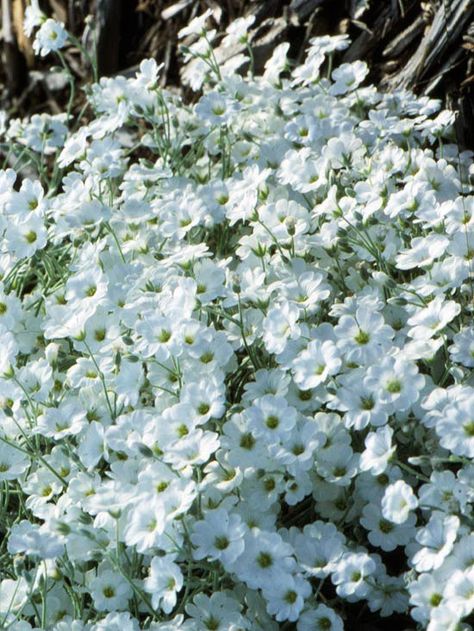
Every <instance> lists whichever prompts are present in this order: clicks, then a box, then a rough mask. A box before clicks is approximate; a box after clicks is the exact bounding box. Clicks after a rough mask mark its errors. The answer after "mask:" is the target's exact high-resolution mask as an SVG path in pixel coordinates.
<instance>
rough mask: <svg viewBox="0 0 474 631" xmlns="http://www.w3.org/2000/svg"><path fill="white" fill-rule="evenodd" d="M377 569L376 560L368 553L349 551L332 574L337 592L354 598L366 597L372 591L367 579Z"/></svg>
mask: <svg viewBox="0 0 474 631" xmlns="http://www.w3.org/2000/svg"><path fill="white" fill-rule="evenodd" d="M375 569H376V565H375V561H374V560H373V559H372V558H371V557H370V556H369V555H368V554H367V553H365V552H347V553H346V554H344V555H343V556H342V558H341V559H340V561H339V562H338V564H337V567H336V570H335V571H334V572H333V573H332V575H331V580H332V582H333V583H334V585H335V586H336V593H337V594H338V595H339V596H342V597H348V596H350V597H351V599H353V600H358V599H360V598H364V596H366V595H367V594H368V593H369V591H370V586H369V584H368V583H367V582H366V580H365V579H366V578H367V577H369V576H370V575H371V574H373V573H374V572H375Z"/></svg>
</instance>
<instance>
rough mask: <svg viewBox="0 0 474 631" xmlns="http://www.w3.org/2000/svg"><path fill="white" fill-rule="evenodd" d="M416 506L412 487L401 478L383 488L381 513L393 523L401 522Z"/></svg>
mask: <svg viewBox="0 0 474 631" xmlns="http://www.w3.org/2000/svg"><path fill="white" fill-rule="evenodd" d="M417 506H418V500H417V498H416V496H415V494H414V493H413V489H412V488H411V486H410V485H408V484H407V483H406V482H404V481H403V480H397V481H396V482H394V483H393V484H390V485H389V486H387V488H386V489H385V493H384V496H383V498H382V514H383V516H384V517H385V519H388V520H389V521H391V522H393V523H394V524H403V523H404V522H405V521H406V520H407V519H408V516H409V514H410V511H411V510H414V509H415V508H416V507H417Z"/></svg>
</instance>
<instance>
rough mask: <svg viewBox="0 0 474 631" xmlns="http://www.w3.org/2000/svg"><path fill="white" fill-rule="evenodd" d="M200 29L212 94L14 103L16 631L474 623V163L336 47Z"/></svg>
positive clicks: (5, 367) (195, 79) (11, 557)
mask: <svg viewBox="0 0 474 631" xmlns="http://www.w3.org/2000/svg"><path fill="white" fill-rule="evenodd" d="M208 18H209V15H208V14H204V15H203V16H200V17H199V18H197V19H195V20H193V21H192V22H191V23H190V24H189V25H188V26H187V27H186V28H185V29H183V31H182V33H181V35H182V36H183V37H187V38H188V39H187V40H186V41H188V40H189V38H191V41H192V40H193V38H194V43H191V44H190V45H189V46H187V47H184V48H183V52H184V56H185V58H186V59H187V61H188V62H189V63H188V66H187V69H186V71H185V77H187V80H188V81H189V82H190V83H191V85H192V86H193V87H194V88H195V89H196V90H201V89H202V95H201V96H200V98H198V99H197V101H196V103H195V104H186V103H184V102H182V100H181V99H180V98H179V97H178V96H176V95H175V94H173V93H171V92H169V91H167V90H165V89H162V88H160V87H159V71H160V68H159V67H157V65H156V63H155V62H154V61H153V60H146V61H143V63H142V64H141V66H140V69H139V71H138V72H137V74H136V76H135V77H134V78H128V79H125V78H123V77H115V78H104V79H101V80H100V82H98V83H95V84H94V85H92V86H91V87H90V89H89V90H88V101H89V104H90V110H89V111H91V112H93V115H91V116H90V117H89V122H88V123H87V124H84V125H82V126H79V124H78V122H77V120H78V119H77V120H76V119H75V118H73V117H72V116H71V114H70V110H71V107H69V111H68V112H65V113H64V114H61V115H47V114H41V115H34V116H32V117H31V118H30V119H28V120H10V121H7V120H6V118H5V116H4V117H3V118H2V121H3V123H2V127H3V129H2V150H3V151H4V153H6V154H7V160H6V161H5V164H4V165H3V166H4V168H3V170H1V171H0V231H1V234H2V248H1V255H0V274H1V279H2V280H1V284H0V344H1V353H0V373H1V378H0V403H1V407H0V483H1V489H2V495H1V506H0V510H1V513H0V529H1V533H2V537H3V538H2V542H1V544H0V572H1V580H0V627H1V628H2V629H8V630H9V631H31V630H32V629H51V630H53V631H70V630H72V631H86V630H87V631H114V630H117V631H138V630H139V629H151V630H154V631H171V630H179V629H183V630H186V631H194V630H196V631H197V630H199V631H201V630H219V631H240V630H257V631H258V630H264V631H272V630H273V629H275V630H276V629H297V630H298V631H310V630H311V631H312V630H321V631H327V630H331V631H340V630H341V629H344V628H347V629H357V628H361V626H358V625H362V623H363V621H369V622H370V623H371V624H372V625H374V624H375V625H377V624H379V625H380V626H383V625H384V624H387V621H390V620H393V621H397V620H398V621H399V624H400V628H405V627H411V628H415V627H416V628H417V629H429V631H449V630H451V631H454V630H457V629H466V628H471V627H470V626H469V624H468V623H469V620H470V619H471V621H472V617H471V618H470V616H471V612H472V610H473V608H474V534H473V533H472V524H473V519H474V516H473V511H472V503H473V499H474V490H473V489H474V467H473V465H472V459H473V457H474V381H473V378H472V367H473V366H474V327H473V321H472V317H473V287H472V282H473V274H472V271H473V270H472V264H473V257H474V197H473V196H472V195H471V192H472V186H471V180H470V178H471V176H472V173H473V172H472V167H470V166H469V161H470V158H471V155H470V154H468V153H461V154H460V153H459V151H458V149H457V147H456V145H455V144H454V143H453V142H452V135H451V134H452V129H451V128H452V125H453V116H452V115H451V114H449V113H447V112H444V111H441V112H440V111H439V108H440V104H439V103H438V102H437V101H434V100H432V99H429V98H426V97H415V96H413V94H411V93H409V92H405V91H399V92H396V93H391V94H383V93H381V92H379V91H377V89H376V88H375V87H373V86H368V87H362V84H363V82H364V79H365V77H366V75H367V67H366V65H365V64H364V63H362V62H355V63H351V64H345V63H344V64H342V65H340V66H339V67H337V68H335V69H334V70H332V68H331V65H332V64H331V60H332V58H333V56H334V54H335V53H336V51H338V50H343V49H344V48H345V47H346V46H347V43H348V42H347V39H346V38H345V37H344V36H337V37H322V38H316V39H313V40H311V41H310V46H309V49H308V54H307V58H306V61H305V62H304V63H303V64H302V65H300V66H298V67H293V68H290V65H289V64H288V62H287V52H288V48H289V47H288V44H282V45H280V46H278V48H276V49H275V51H274V54H273V56H272V58H271V59H270V60H269V62H268V63H267V65H266V68H265V72H264V73H263V75H262V76H254V75H253V72H252V68H253V57H252V51H251V48H250V46H249V45H248V38H247V30H248V29H249V28H250V27H251V24H252V20H251V19H246V20H237V21H236V22H235V23H234V24H233V25H232V26H231V27H230V28H229V29H228V33H227V35H226V43H227V45H228V46H233V45H234V44H235V42H238V43H240V44H241V45H242V46H243V49H244V50H246V51H247V52H246V54H245V55H244V54H241V55H239V56H238V57H237V58H235V57H234V58H232V60H231V61H229V62H227V63H224V64H222V65H221V66H219V65H218V64H217V62H216V59H215V56H214V53H213V49H212V42H213V40H214V39H215V38H216V33H215V31H213V30H212V29H210V28H208V27H207V26H206V24H207V19H208ZM26 28H27V30H28V31H29V32H34V33H35V50H36V51H37V53H38V54H40V55H47V54H50V53H51V54H57V55H58V56H59V57H60V59H61V60H64V58H63V57H62V53H61V48H62V47H63V46H66V45H69V43H70V42H71V39H70V36H69V35H68V33H67V32H66V31H65V30H64V28H63V26H62V25H61V24H59V23H57V22H55V21H53V20H46V19H45V17H44V16H43V15H42V14H41V13H40V12H39V11H38V10H36V9H34V8H33V9H30V10H29V12H28V14H27V23H26ZM239 64H240V65H243V64H247V67H248V68H249V70H248V73H247V74H246V76H245V77H243V76H239V75H237V74H236V72H235V70H236V68H237V67H238V66H239ZM73 88H74V86H73V83H72V80H71V89H73ZM72 97H73V92H72V93H71V101H70V103H71V104H72ZM8 164H9V165H10V166H13V168H7V167H8ZM26 168H29V169H30V176H26V175H25V169H26ZM31 173H35V174H36V175H32V174H31ZM377 621H378V622H377ZM372 628H374V627H373V626H372ZM376 628H377V627H376Z"/></svg>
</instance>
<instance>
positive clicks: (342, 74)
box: [329, 61, 369, 95]
mask: <svg viewBox="0 0 474 631" xmlns="http://www.w3.org/2000/svg"><path fill="white" fill-rule="evenodd" d="M368 74H369V68H368V67H367V64H366V63H365V62H363V61H354V62H353V63H351V64H341V65H340V66H339V67H338V68H336V69H335V70H333V72H332V75H331V77H332V79H333V81H334V84H333V85H332V86H331V87H330V88H329V93H330V94H334V95H336V94H345V93H346V92H350V91H351V90H355V89H356V88H357V87H358V86H359V85H360V84H361V83H362V81H363V80H364V79H365V77H366V76H367V75H368Z"/></svg>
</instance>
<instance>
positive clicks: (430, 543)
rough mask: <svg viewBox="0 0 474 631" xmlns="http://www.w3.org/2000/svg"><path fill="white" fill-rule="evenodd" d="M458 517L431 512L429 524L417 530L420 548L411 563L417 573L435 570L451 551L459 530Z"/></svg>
mask: <svg viewBox="0 0 474 631" xmlns="http://www.w3.org/2000/svg"><path fill="white" fill-rule="evenodd" d="M459 524H460V521H459V517H456V515H445V514H444V513H442V512H441V511H433V513H432V515H431V517H430V520H429V522H428V523H427V525H426V526H425V527H424V528H421V529H420V530H418V532H417V534H416V537H415V538H416V540H417V541H418V543H419V544H421V546H423V547H422V548H421V550H418V552H416V553H415V554H414V556H413V559H412V563H413V565H414V566H415V568H416V570H417V571H418V572H428V571H429V570H436V569H437V568H439V567H440V566H441V564H442V563H443V561H444V559H445V558H446V557H447V555H448V554H449V553H450V552H451V550H452V549H453V545H454V542H455V540H456V536H457V533H458V529H459Z"/></svg>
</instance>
